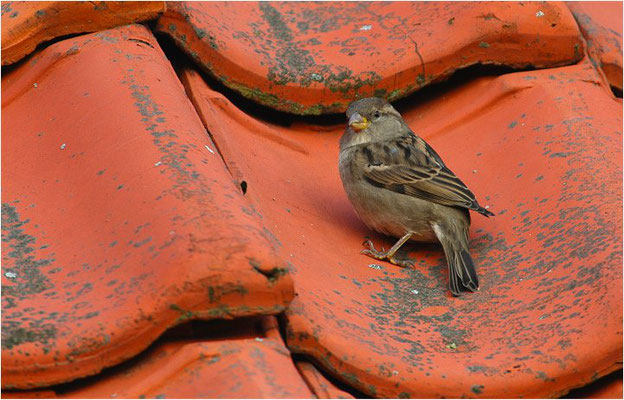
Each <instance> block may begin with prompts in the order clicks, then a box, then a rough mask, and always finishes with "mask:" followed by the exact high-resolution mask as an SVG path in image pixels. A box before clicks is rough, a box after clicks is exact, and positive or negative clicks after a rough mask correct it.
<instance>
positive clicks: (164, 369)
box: [9, 317, 314, 399]
mask: <svg viewBox="0 0 624 400" xmlns="http://www.w3.org/2000/svg"><path fill="white" fill-rule="evenodd" d="M233 322H234V323H236V321H233ZM264 322H265V324H264V325H265V329H264V330H263V329H259V330H258V332H255V333H254V332H249V331H248V330H246V329H245V328H246V327H245V326H241V324H238V327H237V328H238V329H239V333H243V335H239V336H241V337H238V338H235V339H233V338H232V339H228V338H222V339H210V340H200V339H193V338H191V337H184V338H163V339H162V340H159V341H158V342H157V343H156V344H155V345H154V346H152V347H150V348H149V349H148V350H147V351H146V352H144V353H142V354H140V355H139V356H138V357H136V359H134V360H132V361H130V362H128V363H124V364H122V365H120V366H118V367H115V368H112V369H110V370H107V371H105V372H103V373H102V374H101V375H98V376H97V377H94V378H93V379H89V380H87V382H79V383H78V384H69V385H65V386H64V387H62V388H56V389H55V390H56V393H55V392H54V391H52V392H51V393H52V395H53V397H57V398H184V399H188V398H209V399H210V398H213V399H214V398H314V395H313V394H312V392H311V391H310V389H309V388H308V386H307V385H306V383H305V381H304V380H303V378H302V377H301V375H300V374H299V373H298V372H297V369H296V368H295V366H294V364H293V361H292V359H291V357H290V352H289V351H288V349H286V347H285V346H284V343H283V341H282V339H281V337H280V335H279V332H278V331H277V322H276V321H275V318H274V317H266V318H265V321H264ZM215 328H217V327H212V328H210V329H215ZM250 333H251V335H250ZM245 334H246V335H245ZM244 336H246V337H244ZM9 394H10V395H11V396H12V397H13V398H16V397H18V396H20V395H21V394H23V393H20V392H12V393H11V392H10V393H9Z"/></svg>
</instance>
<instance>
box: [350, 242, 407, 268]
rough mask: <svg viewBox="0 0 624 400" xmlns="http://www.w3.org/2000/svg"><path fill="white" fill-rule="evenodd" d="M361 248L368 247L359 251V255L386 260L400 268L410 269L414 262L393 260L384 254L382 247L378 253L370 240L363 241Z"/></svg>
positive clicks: (392, 257)
mask: <svg viewBox="0 0 624 400" xmlns="http://www.w3.org/2000/svg"><path fill="white" fill-rule="evenodd" d="M362 245H363V246H366V247H368V249H364V250H362V251H360V254H364V255H367V256H369V257H372V258H374V259H376V260H381V261H383V260H386V261H389V262H390V263H392V264H394V265H398V266H399V267H401V268H411V267H413V266H414V265H415V264H414V261H412V260H409V259H407V260H397V259H396V258H394V256H389V255H388V253H387V252H386V250H385V249H384V248H383V246H382V247H381V251H378V250H377V249H375V245H374V244H373V242H372V241H371V240H370V239H367V240H365V241H364V242H363V243H362Z"/></svg>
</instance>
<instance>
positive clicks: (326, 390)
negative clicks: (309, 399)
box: [295, 361, 354, 399]
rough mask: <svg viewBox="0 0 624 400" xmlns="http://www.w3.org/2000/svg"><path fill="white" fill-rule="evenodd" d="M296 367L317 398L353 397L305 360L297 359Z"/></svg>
mask: <svg viewBox="0 0 624 400" xmlns="http://www.w3.org/2000/svg"><path fill="white" fill-rule="evenodd" d="M295 365H296V366H297V369H298V370H299V372H300V373H301V375H302V376H303V379H305V381H306V382H307V384H308V386H309V387H310V388H311V389H312V391H313V392H314V394H315V395H316V397H317V398H319V399H353V398H354V397H353V396H352V395H350V394H349V393H347V392H345V391H344V390H340V389H338V388H337V387H336V386H335V385H334V384H333V383H331V382H330V381H329V380H327V378H325V376H323V374H322V373H321V372H320V371H319V370H318V369H316V367H315V366H314V365H312V364H310V363H309V362H307V361H297V363H296V364H295Z"/></svg>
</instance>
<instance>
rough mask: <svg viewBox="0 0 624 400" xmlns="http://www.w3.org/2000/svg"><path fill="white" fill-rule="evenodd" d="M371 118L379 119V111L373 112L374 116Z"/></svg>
mask: <svg viewBox="0 0 624 400" xmlns="http://www.w3.org/2000/svg"><path fill="white" fill-rule="evenodd" d="M373 116H374V117H375V118H379V117H381V114H379V111H375V114H373Z"/></svg>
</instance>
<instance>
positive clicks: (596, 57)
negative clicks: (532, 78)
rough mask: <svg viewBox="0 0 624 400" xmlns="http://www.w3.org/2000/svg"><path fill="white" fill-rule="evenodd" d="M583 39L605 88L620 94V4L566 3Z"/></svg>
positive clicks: (613, 2) (607, 2) (615, 2)
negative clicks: (617, 91)
mask: <svg viewBox="0 0 624 400" xmlns="http://www.w3.org/2000/svg"><path fill="white" fill-rule="evenodd" d="M566 4H567V5H568V7H569V8H570V10H571V11H572V13H573V14H574V17H575V18H576V21H577V22H578V24H579V26H580V28H581V31H582V32H583V36H585V40H586V41H587V47H588V51H589V55H590V56H591V57H592V59H593V61H594V64H595V65H597V66H599V67H600V68H601V69H602V71H604V73H605V75H606V77H607V79H608V81H609V84H611V86H614V87H616V88H618V89H620V90H622V2H621V1H591V2H587V1H569V2H567V3H566Z"/></svg>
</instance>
